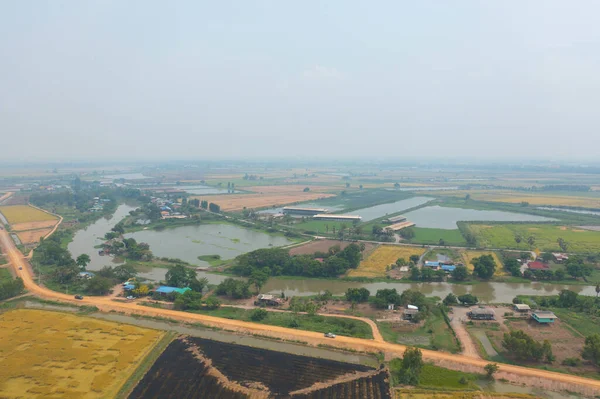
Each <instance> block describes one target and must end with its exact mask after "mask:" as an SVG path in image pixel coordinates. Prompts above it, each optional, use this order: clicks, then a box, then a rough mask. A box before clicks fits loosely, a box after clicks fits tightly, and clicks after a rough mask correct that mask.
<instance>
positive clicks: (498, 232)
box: [467, 223, 600, 253]
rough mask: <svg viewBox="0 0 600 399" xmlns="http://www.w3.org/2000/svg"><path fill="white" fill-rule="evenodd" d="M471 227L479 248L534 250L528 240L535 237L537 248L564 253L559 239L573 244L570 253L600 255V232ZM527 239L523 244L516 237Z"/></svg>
mask: <svg viewBox="0 0 600 399" xmlns="http://www.w3.org/2000/svg"><path fill="white" fill-rule="evenodd" d="M467 228H468V229H470V230H471V232H472V233H473V234H474V235H475V237H476V238H477V242H478V244H479V246H482V247H488V248H511V249H519V250H530V247H529V245H528V244H527V238H528V237H534V238H535V246H536V248H539V249H540V250H541V251H550V252H552V251H553V252H560V251H561V249H560V247H559V246H558V242H557V240H558V238H559V237H560V238H562V239H563V240H565V241H566V242H567V243H568V244H569V252H581V253H591V252H600V232H598V231H589V230H582V229H578V228H575V227H568V226H561V225H557V224H528V223H527V224H526V223H523V224H522V223H518V224H510V223H509V224H493V225H481V224H469V225H467ZM518 235H520V236H521V237H523V240H522V241H521V243H517V242H515V236H518Z"/></svg>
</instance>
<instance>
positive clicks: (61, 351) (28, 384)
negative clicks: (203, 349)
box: [0, 309, 163, 399]
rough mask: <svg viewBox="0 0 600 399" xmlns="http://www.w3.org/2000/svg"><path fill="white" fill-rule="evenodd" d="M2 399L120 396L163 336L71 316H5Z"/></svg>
mask: <svg viewBox="0 0 600 399" xmlns="http://www.w3.org/2000/svg"><path fill="white" fill-rule="evenodd" d="M0 324H2V328H1V329H0V397H1V398H7V399H9V398H11V399H12V398H31V399H36V398H39V399H41V398H58V397H60V398H72V399H86V398H109V397H111V398H112V397H115V394H116V393H117V392H118V391H119V389H120V387H121V386H122V385H123V383H124V382H125V381H126V380H127V378H129V376H130V375H131V373H132V372H133V371H134V369H135V368H136V367H137V365H138V363H139V361H140V360H141V359H142V358H143V357H144V356H145V355H146V354H147V353H148V352H149V351H150V350H151V349H152V347H153V346H154V345H155V344H156V343H157V342H158V341H159V339H160V338H161V337H162V335H163V334H162V333H160V332H158V331H155V330H148V329H143V328H139V327H134V326H129V325H121V324H116V323H111V322H106V321H100V320H96V319H91V318H87V317H80V316H76V315H72V314H64V313H58V312H49V311H42V310H25V309H21V310H13V311H9V312H6V313H4V314H2V315H0Z"/></svg>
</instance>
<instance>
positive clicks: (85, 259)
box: [75, 254, 92, 271]
mask: <svg viewBox="0 0 600 399" xmlns="http://www.w3.org/2000/svg"><path fill="white" fill-rule="evenodd" d="M91 261H92V260H91V259H90V256H89V255H88V254H81V255H79V256H78V257H77V259H75V264H76V265H77V266H79V268H80V269H81V270H82V271H84V270H85V267H86V266H87V265H88V263H90V262H91Z"/></svg>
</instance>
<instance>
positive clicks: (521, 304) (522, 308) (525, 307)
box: [515, 303, 531, 310]
mask: <svg viewBox="0 0 600 399" xmlns="http://www.w3.org/2000/svg"><path fill="white" fill-rule="evenodd" d="M515 309H518V310H529V309H531V308H530V307H529V305H525V304H524V303H517V304H516V305H515Z"/></svg>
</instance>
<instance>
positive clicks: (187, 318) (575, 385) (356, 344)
mask: <svg viewBox="0 0 600 399" xmlns="http://www.w3.org/2000/svg"><path fill="white" fill-rule="evenodd" d="M0 245H1V246H2V247H3V248H4V251H5V252H6V253H7V255H8V257H9V259H10V260H11V263H12V266H13V268H14V269H15V272H16V273H17V275H18V276H19V277H21V278H22V279H23V283H24V284H25V288H26V289H27V290H29V291H30V292H31V293H33V294H34V295H36V296H38V297H41V298H44V299H49V300H55V301H61V302H68V303H76V304H79V305H89V306H96V307H98V309H100V310H101V311H104V312H108V311H111V310H114V311H117V312H124V313H126V314H140V315H146V316H156V317H166V318H170V319H174V320H178V321H184V322H199V323H202V324H205V325H210V326H214V327H220V328H224V329H227V330H231V331H237V332H244V333H253V334H260V335H265V336H270V337H276V338H281V339H288V340H301V341H305V342H308V343H309V344H312V345H318V344H328V345H331V346H336V347H340V348H346V349H353V350H358V351H366V352H386V353H389V354H391V355H393V356H402V354H403V353H404V351H405V350H406V346H404V345H398V344H390V343H387V342H378V341H374V340H368V339H360V338H352V337H342V336H340V337H337V338H336V339H328V338H324V337H323V334H321V333H316V332H312V331H303V330H296V329H292V328H284V327H277V326H268V325H263V324H256V323H250V322H244V321H238V320H229V319H223V318H219V317H214V316H208V315H200V314H195V313H185V312H179V311H175V310H170V309H155V308H148V307H142V306H139V305H136V304H134V303H120V302H115V301H113V300H112V299H111V298H108V297H86V298H84V299H83V300H79V301H78V300H75V299H74V298H73V297H72V296H70V295H65V294H62V293H59V292H55V291H51V290H49V289H47V288H45V287H40V286H39V285H37V284H36V283H35V281H34V279H33V274H32V270H31V268H30V266H29V264H28V262H27V261H26V260H25V259H24V257H23V255H22V254H21V253H20V252H19V251H18V249H17V248H16V247H15V245H14V243H13V241H12V240H11V238H10V237H9V235H8V234H7V233H6V231H5V230H0ZM422 353H423V358H424V359H425V360H429V361H433V362H434V363H437V364H443V365H446V366H453V367H454V368H456V367H466V368H471V369H472V368H477V369H478V370H480V372H482V371H483V367H484V366H485V365H486V364H487V363H488V362H487V361H484V360H480V359H474V358H471V357H467V356H463V355H455V354H451V353H445V352H437V351H431V350H422ZM499 366H500V371H501V372H504V375H512V376H515V378H514V379H515V380H518V379H519V378H521V377H523V378H529V379H530V380H532V381H533V380H538V379H543V380H545V381H547V382H548V383H552V382H553V383H560V384H568V385H567V386H566V387H565V388H563V389H566V388H571V389H577V390H579V391H585V392H586V393H590V394H597V393H598V392H600V381H598V380H593V379H589V378H584V377H579V376H574V375H567V374H561V373H556V372H552V371H547V370H539V369H532V368H527V367H520V366H514V365H509V364H499Z"/></svg>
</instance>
